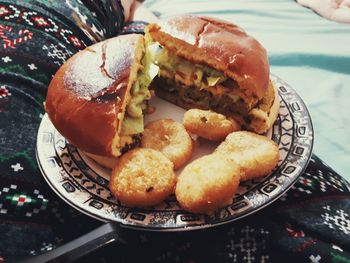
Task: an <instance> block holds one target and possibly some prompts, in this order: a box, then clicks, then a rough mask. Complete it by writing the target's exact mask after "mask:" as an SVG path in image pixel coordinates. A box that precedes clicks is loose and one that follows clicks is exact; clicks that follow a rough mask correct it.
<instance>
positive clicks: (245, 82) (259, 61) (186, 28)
mask: <svg viewBox="0 0 350 263" xmlns="http://www.w3.org/2000/svg"><path fill="white" fill-rule="evenodd" d="M146 33H149V34H150V36H151V37H152V39H153V40H155V41H157V42H159V43H160V44H161V45H163V46H164V47H166V48H167V49H169V50H172V51H174V52H175V53H176V55H178V56H182V57H184V58H186V59H187V60H189V61H192V62H194V63H198V64H206V65H209V66H211V67H213V68H215V69H217V70H219V71H222V72H224V74H225V75H226V76H228V77H231V78H232V79H234V80H235V81H236V82H237V83H238V85H239V86H240V88H241V89H242V90H243V91H244V93H245V94H246V95H248V96H255V97H257V98H258V99H261V98H262V97H263V96H264V94H265V92H266V90H267V88H268V85H269V63H268V58H267V54H266V50H265V49H264V48H263V47H262V45H261V44H260V43H259V42H258V41H257V40H255V39H254V38H253V37H251V36H249V35H247V34H246V33H245V31H244V30H243V29H241V28H240V27H238V26H236V25H234V24H232V23H229V22H226V21H223V20H219V19H215V18H209V17H202V16H193V15H180V16H176V17H172V18H170V19H167V20H165V21H163V22H161V23H159V24H151V25H150V26H148V28H147V32H146Z"/></svg>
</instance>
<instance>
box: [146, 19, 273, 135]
mask: <svg viewBox="0 0 350 263" xmlns="http://www.w3.org/2000/svg"><path fill="white" fill-rule="evenodd" d="M145 43H146V53H147V54H148V55H149V56H150V57H151V59H150V60H148V61H151V62H152V63H154V64H155V65H156V66H157V67H159V73H158V76H157V77H156V78H155V79H154V81H153V82H152V86H153V87H154V89H155V90H156V93H157V95H158V96H160V97H162V98H164V99H166V100H168V101H170V102H172V103H175V104H177V105H179V106H181V107H183V108H186V109H190V108H200V109H205V110H208V109H210V110H213V111H215V112H219V113H222V114H224V115H226V116H231V117H233V118H234V119H235V120H236V121H238V122H239V123H240V124H241V125H242V126H243V127H244V128H245V129H248V130H252V131H254V132H256V133H264V132H266V131H267V130H268V129H269V128H270V127H271V126H272V124H273V123H274V121H275V119H276V117H277V115H278V109H279V98H278V94H277V91H276V89H275V88H274V86H273V83H272V82H271V81H270V78H269V77H270V74H269V63H268V57H267V54H266V50H265V49H264V48H263V47H262V45H261V44H260V43H259V42H258V41H257V40H256V39H254V38H253V37H251V36H249V35H247V34H246V33H245V32H244V30H243V29H241V28H240V27H238V26H236V25H234V24H232V23H229V22H226V21H222V20H219V19H214V18H209V17H199V16H193V15H182V16H176V17H172V18H170V19H168V20H166V21H164V22H161V23H159V24H151V25H149V26H148V27H147V29H146V35H145Z"/></svg>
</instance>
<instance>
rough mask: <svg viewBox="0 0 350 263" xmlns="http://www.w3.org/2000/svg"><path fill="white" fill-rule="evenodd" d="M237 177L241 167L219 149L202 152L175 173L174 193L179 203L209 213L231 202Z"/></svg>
mask: <svg viewBox="0 0 350 263" xmlns="http://www.w3.org/2000/svg"><path fill="white" fill-rule="evenodd" d="M239 181H240V169H239V166H238V164H237V163H236V162H235V161H233V160H232V159H231V158H227V157H226V156H225V155H223V154H221V153H215V154H209V155H205V156H203V157H201V158H199V159H196V160H195V161H193V162H191V163H190V164H188V165H187V166H186V167H185V168H184V170H183V171H182V172H181V174H180V175H179V177H178V181H177V184H176V189H175V194H176V198H177V200H178V202H179V204H180V205H181V207H182V208H183V209H185V210H187V211H190V212H193V213H205V214H210V213H211V212H213V211H214V210H216V209H218V208H220V207H224V206H225V205H228V204H230V203H231V202H232V198H233V196H234V194H235V193H236V191H237V188H238V185H239Z"/></svg>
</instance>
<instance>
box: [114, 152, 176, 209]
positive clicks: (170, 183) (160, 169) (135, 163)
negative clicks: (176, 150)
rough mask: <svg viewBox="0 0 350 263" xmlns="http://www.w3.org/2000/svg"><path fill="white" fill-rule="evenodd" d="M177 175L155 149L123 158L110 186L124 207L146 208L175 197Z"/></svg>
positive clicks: (169, 162)
mask: <svg viewBox="0 0 350 263" xmlns="http://www.w3.org/2000/svg"><path fill="white" fill-rule="evenodd" d="M175 184H176V175H175V173H174V170H173V164H172V162H171V161H170V160H169V159H168V158H166V157H165V156H164V155H163V154H162V153H160V152H158V151H155V150H153V149H142V148H138V149H134V150H132V151H129V152H127V153H126V154H124V155H123V156H122V157H121V158H120V160H119V161H118V164H117V166H116V167H115V168H114V169H113V171H112V175H111V178H110V182H109V186H110V190H111V192H112V194H113V195H114V196H115V197H116V198H117V199H118V200H120V202H121V203H123V204H125V205H127V206H131V207H147V206H152V205H156V204H158V203H160V202H162V201H163V200H164V199H165V198H166V197H167V196H168V195H169V194H171V193H173V191H174V188H175Z"/></svg>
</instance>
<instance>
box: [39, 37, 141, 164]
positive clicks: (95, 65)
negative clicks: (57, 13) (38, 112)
mask: <svg viewBox="0 0 350 263" xmlns="http://www.w3.org/2000/svg"><path fill="white" fill-rule="evenodd" d="M143 52H144V40H143V37H142V36H140V35H136V34H133V35H124V36H119V37H116V38H112V39H110V40H107V41H104V42H101V43H97V44H95V45H93V46H90V47H88V48H86V49H84V50H83V51H80V52H78V53H77V54H75V55H74V56H73V57H71V58H70V59H69V60H67V61H66V62H65V63H64V65H63V66H62V67H61V68H60V69H59V70H58V71H57V73H56V74H55V76H54V77H53V79H52V81H51V83H50V85H49V88H48V93H47V97H46V103H45V108H46V112H47V113H48V115H49V117H50V120H51V121H52V123H53V124H54V126H55V127H56V129H57V130H58V131H59V132H60V133H61V134H62V135H63V136H64V137H65V138H66V139H68V140H69V141H70V142H71V143H73V144H74V145H75V146H77V147H78V148H80V149H81V150H83V151H85V152H88V153H92V154H95V155H101V156H107V157H113V156H119V155H120V154H121V151H120V150H121V149H120V148H121V145H120V135H119V133H120V131H121V122H120V120H122V119H123V117H124V113H125V107H126V105H127V103H128V101H129V100H130V88H131V86H132V84H133V83H134V82H135V80H136V78H137V71H138V69H139V68H140V64H139V63H140V60H141V58H142V56H143Z"/></svg>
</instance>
